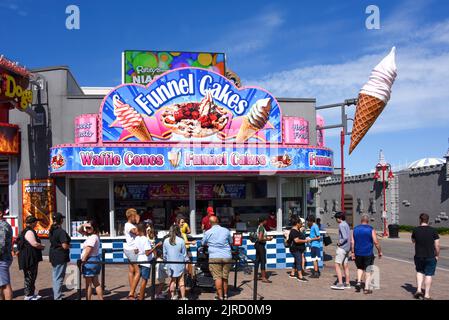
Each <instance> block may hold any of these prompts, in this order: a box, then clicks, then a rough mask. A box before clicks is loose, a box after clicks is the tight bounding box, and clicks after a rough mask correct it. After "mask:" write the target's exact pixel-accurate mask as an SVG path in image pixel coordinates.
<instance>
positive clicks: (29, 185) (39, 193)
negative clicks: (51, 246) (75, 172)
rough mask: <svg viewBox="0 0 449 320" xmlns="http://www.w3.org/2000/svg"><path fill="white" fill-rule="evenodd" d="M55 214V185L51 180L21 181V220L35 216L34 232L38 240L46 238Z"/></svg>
mask: <svg viewBox="0 0 449 320" xmlns="http://www.w3.org/2000/svg"><path fill="white" fill-rule="evenodd" d="M55 212H56V202H55V184H54V181H53V179H39V180H22V220H23V225H25V219H26V218H27V217H28V216H30V215H31V216H35V217H36V218H38V219H39V220H40V221H39V222H38V223H37V226H36V229H35V230H36V232H37V235H38V236H39V237H40V238H48V235H49V232H50V227H51V225H52V223H53V214H54V213H55Z"/></svg>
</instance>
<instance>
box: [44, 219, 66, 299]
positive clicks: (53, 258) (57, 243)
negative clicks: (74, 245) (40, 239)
mask: <svg viewBox="0 0 449 320" xmlns="http://www.w3.org/2000/svg"><path fill="white" fill-rule="evenodd" d="M64 218H65V217H64V216H63V215H62V213H59V212H58V213H55V214H54V215H53V225H52V226H51V228H50V236H49V238H50V263H51V265H52V267H53V299H54V300H62V298H63V295H62V285H63V283H64V277H65V271H66V268H67V262H69V261H70V241H71V239H70V236H69V235H68V234H67V232H66V231H65V230H64V229H63V228H62V223H63V222H64Z"/></svg>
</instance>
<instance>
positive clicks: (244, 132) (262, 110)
mask: <svg viewBox="0 0 449 320" xmlns="http://www.w3.org/2000/svg"><path fill="white" fill-rule="evenodd" d="M270 111H271V99H270V98H266V99H260V100H257V101H256V103H254V104H253V105H252V106H251V110H250V111H249V112H248V114H247V115H245V116H244V117H243V121H242V125H241V127H240V129H239V132H238V133H237V137H236V142H237V143H242V142H245V141H246V140H248V139H249V138H251V137H252V136H253V135H255V134H256V133H257V131H259V130H261V129H263V128H264V127H265V125H266V124H267V122H268V118H269V117H270Z"/></svg>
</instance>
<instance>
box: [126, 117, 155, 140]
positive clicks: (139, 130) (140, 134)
mask: <svg viewBox="0 0 449 320" xmlns="http://www.w3.org/2000/svg"><path fill="white" fill-rule="evenodd" d="M128 131H129V133H131V134H132V135H133V136H135V137H136V138H137V139H139V140H140V141H150V140H151V134H150V132H148V129H147V127H146V125H145V123H144V122H143V121H142V123H141V124H140V125H139V126H137V127H131V128H128Z"/></svg>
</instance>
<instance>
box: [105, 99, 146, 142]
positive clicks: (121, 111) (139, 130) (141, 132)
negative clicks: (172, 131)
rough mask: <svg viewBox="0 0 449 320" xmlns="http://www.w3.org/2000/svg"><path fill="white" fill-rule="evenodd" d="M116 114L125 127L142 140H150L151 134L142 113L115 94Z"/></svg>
mask: <svg viewBox="0 0 449 320" xmlns="http://www.w3.org/2000/svg"><path fill="white" fill-rule="evenodd" d="M113 103H114V115H115V116H116V117H117V120H118V121H119V122H120V124H121V125H122V127H123V129H125V130H127V131H128V132H129V133H131V134H132V135H133V136H135V137H136V138H137V139H139V140H140V141H150V140H151V134H150V132H149V131H148V129H147V126H146V125H145V122H144V121H143V118H142V115H140V114H139V113H137V111H136V110H135V109H134V108H133V107H131V106H130V105H129V104H125V103H123V102H122V101H120V98H119V97H118V96H117V95H115V96H114V97H113Z"/></svg>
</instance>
